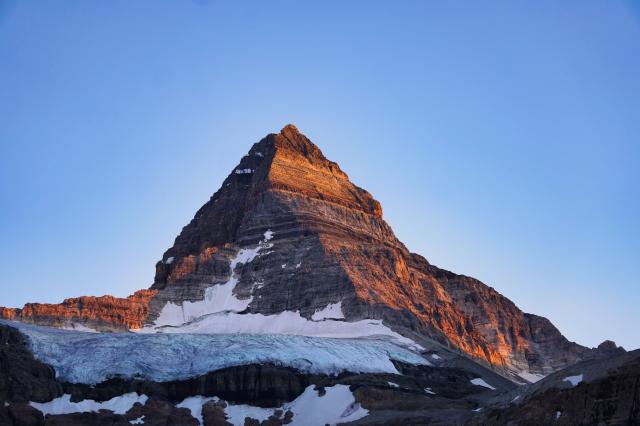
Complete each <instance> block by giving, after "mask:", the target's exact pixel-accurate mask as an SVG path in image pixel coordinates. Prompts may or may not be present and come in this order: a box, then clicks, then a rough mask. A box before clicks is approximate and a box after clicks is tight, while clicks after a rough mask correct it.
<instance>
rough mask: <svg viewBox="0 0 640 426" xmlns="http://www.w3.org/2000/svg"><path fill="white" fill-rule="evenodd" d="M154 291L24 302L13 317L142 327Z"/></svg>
mask: <svg viewBox="0 0 640 426" xmlns="http://www.w3.org/2000/svg"><path fill="white" fill-rule="evenodd" d="M156 293H157V292H156V291H155V290H139V291H137V292H135V293H134V294H132V295H131V296H129V297H127V298H117V297H113V296H101V297H95V296H83V297H76V298H71V299H65V300H64V301H63V302H62V303H59V304H48V303H27V304H26V305H24V307H23V308H22V309H21V310H19V313H18V314H17V315H14V316H13V318H9V317H8V316H4V311H3V318H7V319H16V320H20V321H23V322H28V323H34V324H40V325H49V326H54V327H65V326H71V325H72V324H82V325H84V326H87V327H90V328H94V329H97V330H129V329H137V328H140V327H142V323H143V321H144V319H145V318H146V316H147V312H148V305H149V300H150V299H151V298H152V297H153V296H154V295H155V294H156Z"/></svg>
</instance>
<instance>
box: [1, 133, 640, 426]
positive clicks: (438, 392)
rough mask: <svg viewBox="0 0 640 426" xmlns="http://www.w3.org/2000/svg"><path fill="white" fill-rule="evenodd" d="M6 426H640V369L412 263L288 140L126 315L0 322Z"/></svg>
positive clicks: (268, 144)
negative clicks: (559, 425)
mask: <svg viewBox="0 0 640 426" xmlns="http://www.w3.org/2000/svg"><path fill="white" fill-rule="evenodd" d="M0 316H1V317H2V318H4V320H2V321H1V322H0V424H9V425H12V424H15V425H27V424H28V425H39V424H51V425H63V424H152V425H156V424H158V425H159V424H162V425H166V424H180V425H182V424H194V425H197V424H205V425H228V424H234V425H258V424H265V425H279V424H294V425H324V424H339V423H350V422H353V424H362V425H365V424H366V425H374V424H375V425H387V424H404V425H406V424H637V422H639V421H640V354H639V353H638V351H633V352H625V351H624V349H622V348H619V347H617V346H616V345H615V344H614V343H612V342H608V341H607V342H604V343H603V344H601V345H600V346H599V347H598V348H594V349H591V348H587V347H584V346H581V345H579V344H576V343H573V342H570V341H568V340H567V339H566V338H565V337H564V336H562V334H561V333H560V332H559V331H558V330H557V329H556V327H554V326H553V324H552V323H551V322H550V321H549V320H547V319H546V318H543V317H539V316H536V315H533V314H528V313H524V312H522V311H521V310H520V309H519V308H518V307H517V306H516V305H515V304H513V303H512V302H511V301H510V300H509V299H507V298H506V297H504V296H502V295H501V294H499V293H498V292H497V291H495V290H494V289H493V288H491V287H489V286H487V285H485V284H483V283H482V282H480V281H478V280H476V279H474V278H471V277H467V276H464V275H458V274H455V273H453V272H449V271H445V270H443V269H440V268H438V267H436V266H434V265H431V264H430V263H429V262H428V261H427V260H426V259H425V258H423V257H422V256H420V255H418V254H415V253H411V252H409V251H408V250H407V248H406V247H405V246H404V245H403V244H402V242H400V241H399V240H398V239H397V238H396V236H395V235H394V233H393V231H392V229H391V228H390V227H389V225H388V224H387V223H386V222H385V221H384V219H383V217H382V207H381V206H380V203H379V202H378V201H376V200H375V199H374V198H373V197H372V196H371V194H369V193H368V192H367V191H366V190H364V189H362V188H359V187H357V186H355V185H354V184H353V183H351V182H350V180H349V178H348V176H347V174H346V173H344V172H343V171H342V170H341V169H340V167H339V166H338V164H336V163H334V162H332V161H329V160H328V159H327V158H325V157H324V155H323V154H322V152H321V151H320V149H318V147H317V146H316V145H314V144H313V143H312V142H311V141H310V140H309V139H307V138H306V137H305V136H304V135H302V134H301V133H300V132H299V131H298V129H297V128H296V127H295V126H293V125H288V126H286V127H284V128H283V129H282V131H281V132H280V133H278V134H270V135H268V136H266V137H265V138H264V139H262V140H261V141H259V142H258V143H256V144H254V145H253V146H252V147H251V149H250V150H249V152H248V154H247V155H245V156H244V157H243V158H242V159H241V161H240V163H239V164H238V165H237V166H236V167H235V168H234V169H233V170H232V171H231V173H230V174H229V176H228V177H227V178H226V179H225V181H224V182H223V183H222V186H221V188H220V189H219V190H218V191H217V192H216V193H215V194H214V195H213V196H212V197H211V199H210V200H209V201H208V202H207V203H206V204H205V205H204V206H202V207H201V208H200V209H199V210H198V212H197V213H196V215H195V217H194V218H193V219H192V220H191V222H190V223H189V224H188V225H187V226H185V227H184V228H183V230H182V232H181V233H180V235H178V237H177V238H176V240H175V243H174V245H173V246H172V247H171V248H169V249H168V250H167V251H166V252H165V253H164V255H163V256H162V259H161V260H160V261H159V262H158V263H157V264H156V274H155V280H154V283H153V285H152V286H151V287H150V288H149V289H147V290H140V291H138V292H136V293H135V294H133V295H132V296H129V297H128V298H126V299H121V298H115V297H111V296H102V297H89V296H84V297H78V298H73V299H66V300H65V301H64V302H63V303H61V304H39V303H29V304H26V305H25V306H24V307H23V308H21V309H15V308H0Z"/></svg>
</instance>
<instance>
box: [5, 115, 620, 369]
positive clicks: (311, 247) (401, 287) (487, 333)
mask: <svg viewBox="0 0 640 426" xmlns="http://www.w3.org/2000/svg"><path fill="white" fill-rule="evenodd" d="M267 231H271V232H273V238H272V239H271V240H270V243H273V247H271V248H270V249H269V253H266V254H264V255H261V256H259V257H257V258H255V260H253V261H252V262H250V263H247V264H240V265H239V266H238V267H237V268H236V270H235V271H231V270H230V267H229V260H230V259H231V258H232V257H234V256H235V255H236V254H237V253H238V250H239V249H240V248H245V247H255V246H256V244H258V242H259V241H260V240H261V239H262V238H263V236H264V234H265V232H267ZM232 272H235V274H236V276H237V277H238V284H237V285H236V287H235V288H234V295H235V296H236V297H237V298H239V299H243V300H247V299H249V298H251V303H249V305H248V307H247V309H246V311H245V313H262V314H265V315H273V314H277V313H280V312H283V311H299V312H300V314H301V315H302V316H304V317H306V318H310V317H311V316H312V315H313V313H314V312H316V311H318V310H321V309H323V308H324V307H326V306H327V305H329V304H333V303H338V302H341V307H342V312H343V314H344V316H345V318H346V320H347V321H353V320H360V319H365V318H374V319H382V320H384V323H385V324H386V325H388V326H389V327H391V328H393V329H394V330H396V331H398V332H400V333H403V334H405V335H408V336H410V337H411V338H413V339H414V340H417V341H418V342H420V341H421V339H433V340H436V341H438V342H440V343H442V344H444V345H447V346H449V347H452V348H454V349H456V350H459V351H461V352H463V353H465V354H467V355H469V356H470V357H472V358H474V359H476V360H479V361H481V362H484V363H486V364H489V365H491V366H493V367H495V368H497V369H499V370H504V371H506V370H524V371H531V372H535V373H541V374H547V373H549V372H552V371H555V370H557V369H559V368H562V367H564V366H566V365H570V364H572V363H575V362H576V361H579V360H580V359H583V358H586V357H590V356H594V354H593V351H592V350H590V349H587V348H584V347H582V346H579V345H577V344H575V343H572V342H569V341H567V339H565V338H564V337H563V336H562V335H561V334H560V332H559V331H558V330H557V329H556V328H555V327H554V326H553V325H552V324H551V323H550V322H549V321H548V320H546V319H545V318H541V317H538V316H535V315H529V314H525V313H523V312H522V311H521V310H520V309H518V308H517V307H516V306H515V305H514V304H513V303H512V302H511V301H510V300H508V299H507V298H505V297H503V296H502V295H500V294H499V293H498V292H496V291H495V290H494V289H492V288H491V287H488V286H486V285H485V284H483V283H481V282H480V281H478V280H476V279H473V278H470V277H466V276H463V275H457V274H454V273H452V272H449V271H445V270H442V269H440V268H437V267H435V266H433V265H431V264H429V262H427V260H425V259H424V258H423V257H421V256H419V255H417V254H413V253H410V252H409V251H408V250H407V248H406V247H405V246H404V245H403V244H402V243H401V242H400V241H399V240H398V239H397V238H396V236H395V235H394V233H393V231H392V230H391V228H390V227H389V225H388V224H387V223H386V222H385V221H384V220H383V218H382V208H381V206H380V203H379V202H378V201H376V200H375V199H374V198H373V197H372V196H371V194H369V193H368V192H367V191H365V190H364V189H362V188H359V187H357V186H356V185H354V184H353V183H351V182H350V181H349V178H348V176H347V175H346V173H344V172H343V171H342V170H341V169H340V167H339V166H338V165H337V164H336V163H334V162H332V161H329V160H328V159H327V158H325V157H324V155H323V154H322V152H321V151H320V150H319V149H318V147H317V146H315V145H314V144H313V143H312V142H311V141H310V140H309V139H307V138H306V137H305V136H304V135H302V134H301V133H300V132H299V131H298V129H297V128H296V127H295V126H293V125H288V126H286V127H285V128H283V129H282V131H281V132H280V133H279V134H270V135H268V136H266V137H265V138H264V139H262V140H261V141H260V142H258V143H256V144H254V145H253V147H252V148H251V149H250V150H249V153H248V154H247V155H246V156H244V157H243V158H242V159H241V161H240V163H239V164H238V166H237V167H236V168H235V169H234V170H233V171H232V172H231V174H230V175H229V176H228V177H227V178H226V179H225V181H224V182H223V184H222V187H221V188H220V189H219V190H218V191H217V192H216V193H215V194H214V195H213V196H212V197H211V199H210V200H209V201H208V202H207V203H206V204H205V205H203V206H202V207H201V208H200V209H199V210H198V212H197V213H196V215H195V217H194V218H193V219H192V220H191V222H190V223H189V224H188V225H187V226H185V227H184V228H183V230H182V232H181V233H180V235H178V237H177V238H176V240H175V243H174V245H173V247H171V248H169V249H168V250H167V251H166V252H165V254H164V255H163V257H162V260H161V261H160V262H158V263H157V264H156V275H155V280H154V283H153V285H152V287H151V290H150V291H143V292H138V293H136V294H135V295H134V296H131V297H129V298H127V299H115V298H109V297H107V296H105V297H103V298H78V299H68V300H66V301H65V302H64V303H63V304H61V305H38V304H29V305H27V306H25V308H24V309H23V310H22V311H21V312H19V313H16V312H13V311H7V312H6V313H2V316H3V317H5V318H8V317H10V316H11V315H13V316H14V317H17V318H19V319H21V320H23V321H30V322H37V323H40V324H50V325H57V326H60V325H64V323H65V322H68V321H73V320H79V321H80V322H82V323H86V324H90V325H93V326H94V327H97V328H101V329H110V328H111V329H131V328H139V327H140V326H141V325H142V324H143V323H147V324H149V323H152V322H153V321H154V320H155V319H156V318H157V317H158V315H159V313H160V312H161V310H162V308H163V307H164V306H165V304H166V303H167V302H174V303H178V304H179V303H181V302H183V301H196V300H202V299H203V298H204V295H205V289H206V288H207V287H210V286H212V285H215V284H219V283H224V282H226V281H227V280H229V278H230V277H231V275H232ZM12 312H13V313H12ZM614 346H615V345H614Z"/></svg>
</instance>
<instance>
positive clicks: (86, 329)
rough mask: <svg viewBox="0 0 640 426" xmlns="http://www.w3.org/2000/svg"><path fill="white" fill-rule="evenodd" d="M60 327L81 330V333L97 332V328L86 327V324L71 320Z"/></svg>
mask: <svg viewBox="0 0 640 426" xmlns="http://www.w3.org/2000/svg"><path fill="white" fill-rule="evenodd" d="M60 328H62V329H63V330H75V331H82V332H83V333H98V330H94V329H93V328H91V327H87V326H86V325H84V324H80V323H77V322H72V323H70V324H66V325H63V326H62V327H60Z"/></svg>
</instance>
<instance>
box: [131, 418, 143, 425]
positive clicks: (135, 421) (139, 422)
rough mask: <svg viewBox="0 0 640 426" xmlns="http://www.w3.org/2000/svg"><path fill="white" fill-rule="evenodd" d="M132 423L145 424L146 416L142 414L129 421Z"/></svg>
mask: <svg viewBox="0 0 640 426" xmlns="http://www.w3.org/2000/svg"><path fill="white" fill-rule="evenodd" d="M129 423H131V424H132V425H143V424H144V416H140V417H138V418H137V419H133V420H131V421H129Z"/></svg>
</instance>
